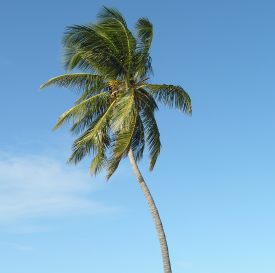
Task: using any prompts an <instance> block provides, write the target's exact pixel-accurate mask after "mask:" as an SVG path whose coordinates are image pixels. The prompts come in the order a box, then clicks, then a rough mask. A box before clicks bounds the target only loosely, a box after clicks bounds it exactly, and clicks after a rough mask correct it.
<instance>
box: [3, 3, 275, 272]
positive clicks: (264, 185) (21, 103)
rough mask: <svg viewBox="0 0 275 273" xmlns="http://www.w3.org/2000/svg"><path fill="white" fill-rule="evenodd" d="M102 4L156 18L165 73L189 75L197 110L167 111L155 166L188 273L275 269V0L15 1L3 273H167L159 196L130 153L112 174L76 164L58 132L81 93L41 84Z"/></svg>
mask: <svg viewBox="0 0 275 273" xmlns="http://www.w3.org/2000/svg"><path fill="white" fill-rule="evenodd" d="M102 5H106V6H111V7H116V8H118V9H120V10H121V11H122V13H123V14H124V15H125V17H126V19H127V21H128V23H129V26H130V27H132V26H133V24H134V22H135V21H136V19H137V18H138V17H140V16H147V17H149V19H150V20H151V21H152V22H153V24H154V34H155V36H154V42H153V47H152V57H153V66H154V72H155V74H154V77H153V78H152V82H162V83H172V84H179V85H182V86H183V87H184V88H185V89H186V90H187V91H188V92H189V93H190V95H191V97H192V100H193V112H194V113H193V116H192V118H189V117H186V116H184V115H182V114H180V113H179V112H177V111H169V110H166V109H161V111H159V112H158V114H157V118H158V121H159V126H160V130H161V137H162V143H163V149H162V153H161V156H160V158H159V161H158V163H157V166H156V169H155V171H154V172H153V173H149V172H148V171H147V165H148V164H147V163H148V162H147V160H146V159H145V161H144V163H142V165H141V168H142V170H143V172H144V174H145V177H146V179H147V181H148V184H149V186H150V188H151V190H152V194H153V195H154V197H155V200H156V203H157V205H158V207H159V210H160V214H161V216H162V219H163V222H164V226H165V230H166V232H167V237H168V243H169V247H170V255H171V261H172V265H173V269H174V271H173V272H174V273H259V272H260V273H274V272H275V263H274V258H275V232H274V231H275V214H274V211H275V179H274V178H275V145H274V140H275V107H274V105H275V81H274V68H275V50H274V48H275V47H274V46H275V35H274V34H275V33H274V25H275V17H274V10H275V4H274V1H271V0H270V1H266V0H263V1H260V0H254V1H248V0H247V1H246V0H244V1H237V0H232V1H214V0H212V1H211V0H209V1H202V0H201V1H198V0H194V1H186V0H183V1H174V0H171V1H163V2H161V1H143V0H141V1H104V2H103V1H85V0H78V1H71V0H67V1H65V0H60V1H53V0H50V1H27V0H26V1H19V0H17V1H12V0H11V1H5V3H2V4H1V11H0V15H1V16H0V23H1V44H0V48H1V67H0V78H1V100H0V105H1V107H0V113H1V115H0V116H1V134H0V257H1V258H0V260H1V262H0V272H3V273H75V272H78V273H90V272H94V273H106V272H108V273H121V272H125V273H129V272H131V273H140V272H142V273H153V272H161V271H162V265H161V257H160V251H159V245H158V241H157V237H156V234H155V230H154V226H153V223H152V221H151V218H150V214H149V212H148V209H147V205H146V203H145V200H144V198H143V195H142V193H141V192H140V190H139V188H138V185H137V183H136V181H135V178H134V177H133V175H132V170H131V169H130V166H129V163H128V162H127V161H125V162H123V164H122V165H121V167H120V169H119V170H118V172H117V174H116V175H115V176H114V177H113V179H112V180H111V181H110V182H107V183H106V182H105V181H104V179H103V177H98V178H96V179H94V178H90V177H89V175H88V171H87V166H88V162H83V163H82V164H80V165H78V166H77V167H72V166H67V165H66V164H65V162H66V158H67V156H68V155H69V152H70V144H71V141H72V138H71V136H69V133H68V131H67V129H66V128H64V129H62V130H60V131H59V132H56V133H53V132H52V131H51V128H52V126H53V124H54V123H55V121H56V119H57V117H58V116H59V115H60V114H61V113H62V112H63V111H64V110H65V109H66V108H68V107H69V106H71V105H72V103H73V101H74V99H75V97H74V95H73V93H72V92H70V91H67V90H63V89H57V88H51V89H49V90H46V91H43V92H40V91H39V90H38V87H39V85H40V84H41V83H43V82H44V81H45V80H47V79H48V78H50V77H52V76H55V75H58V74H61V73H63V72H64V70H63V67H62V64H61V52H62V48H61V38H62V35H63V32H64V28H65V26H68V25H72V24H84V23H88V22H93V21H94V20H95V16H96V13H97V12H98V11H99V9H100V8H101V7H102Z"/></svg>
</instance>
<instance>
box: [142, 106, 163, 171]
mask: <svg viewBox="0 0 275 273" xmlns="http://www.w3.org/2000/svg"><path fill="white" fill-rule="evenodd" d="M141 118H142V122H143V126H144V133H145V140H146V144H147V146H148V150H149V154H150V167H149V169H150V170H151V171H152V170H153V169H154V166H155V164H156V161H157V158H158V156H159V154H160V149H161V142H160V133H159V129H158V125H157V122H156V120H155V117H154V113H153V112H152V110H151V109H150V108H144V109H143V110H142V111H141Z"/></svg>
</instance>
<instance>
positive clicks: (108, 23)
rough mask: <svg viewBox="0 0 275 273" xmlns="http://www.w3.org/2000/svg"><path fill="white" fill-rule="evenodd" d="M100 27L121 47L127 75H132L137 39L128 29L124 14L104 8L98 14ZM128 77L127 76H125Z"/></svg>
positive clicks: (120, 52)
mask: <svg viewBox="0 0 275 273" xmlns="http://www.w3.org/2000/svg"><path fill="white" fill-rule="evenodd" d="M98 19H99V23H98V26H99V27H101V28H102V29H104V32H105V33H106V35H107V36H108V37H110V38H111V40H113V41H114V42H115V43H116V44H117V45H119V54H120V58H122V62H123V64H124V67H125V68H126V70H127V74H128V76H129V73H131V68H132V65H133V63H132V59H133V55H134V52H135V49H136V39H135V37H134V36H133V34H132V33H131V31H130V30H129V29H128V27H127V24H126V21H125V19H124V18H123V16H122V14H121V13H120V12H119V11H118V10H116V9H111V8H106V7H104V8H103V10H102V11H101V12H100V13H99V14H98ZM125 76H126V77H127V75H125Z"/></svg>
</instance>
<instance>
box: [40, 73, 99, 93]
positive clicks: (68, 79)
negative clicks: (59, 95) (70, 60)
mask: <svg viewBox="0 0 275 273" xmlns="http://www.w3.org/2000/svg"><path fill="white" fill-rule="evenodd" d="M103 80H104V79H103V77H102V76H99V75H93V74H88V73H74V74H64V75H60V76H57V77H54V78H51V79H49V80H48V81H47V82H45V83H44V84H42V85H41V86H40V88H41V89H43V88H46V87H48V86H51V85H57V86H59V87H66V88H68V87H74V88H75V87H76V88H78V89H91V88H92V86H95V87H96V86H97V85H100V84H101V85H102V83H103Z"/></svg>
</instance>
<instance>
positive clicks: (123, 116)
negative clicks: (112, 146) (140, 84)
mask: <svg viewBox="0 0 275 273" xmlns="http://www.w3.org/2000/svg"><path fill="white" fill-rule="evenodd" d="M134 95H135V94H134V90H133V89H131V90H129V91H128V92H123V93H119V94H118V97H117V98H116V103H115V111H114V112H113V114H112V117H111V120H110V124H111V128H112V131H113V132H114V133H116V132H118V131H119V130H121V129H122V128H123V127H124V126H125V123H126V122H127V120H128V118H129V117H130V116H131V114H132V113H133V109H134V108H135V96H134Z"/></svg>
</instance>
